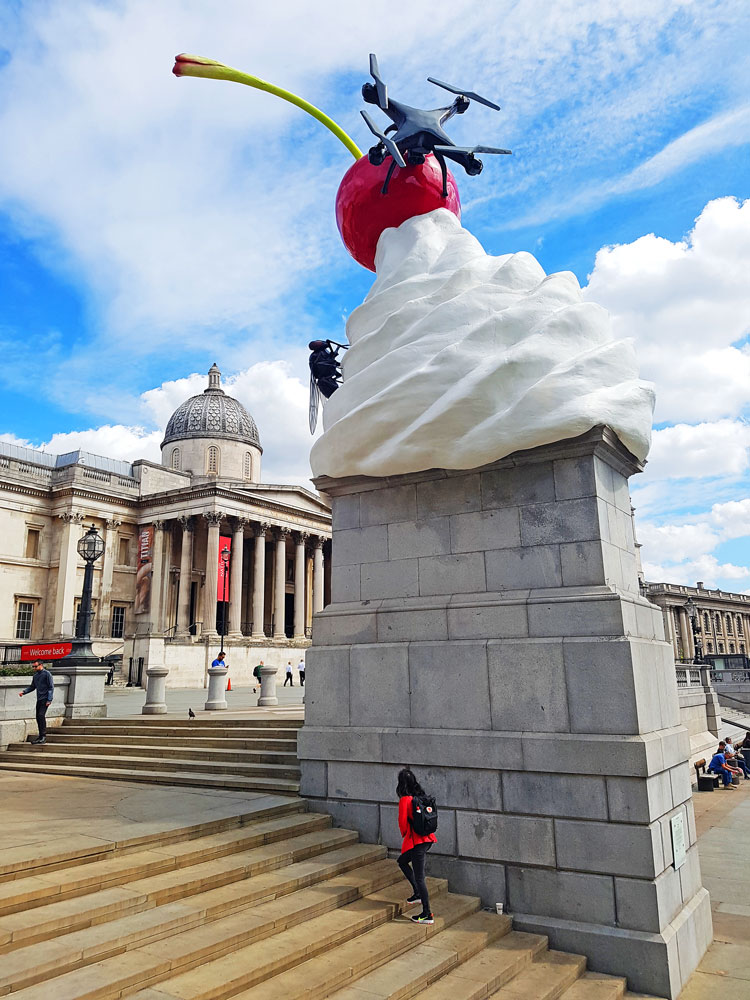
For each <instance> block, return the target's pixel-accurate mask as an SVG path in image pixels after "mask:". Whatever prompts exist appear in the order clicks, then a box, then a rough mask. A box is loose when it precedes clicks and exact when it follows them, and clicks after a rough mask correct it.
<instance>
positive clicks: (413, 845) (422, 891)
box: [396, 767, 437, 924]
mask: <svg viewBox="0 0 750 1000" xmlns="http://www.w3.org/2000/svg"><path fill="white" fill-rule="evenodd" d="M396 795H398V826H399V829H400V831H401V836H402V837H403V838H404V839H403V843H402V844H401V856H400V857H399V859H398V865H399V868H400V869H401V871H402V872H403V873H404V877H405V878H406V879H407V881H408V882H409V885H411V887H412V895H411V896H410V897H409V898H408V899H407V901H406V902H407V905H409V906H413V905H414V904H415V903H419V902H421V903H422V912H421V913H419V914H417V915H415V916H413V917H412V918H411V919H412V920H413V921H414V923H415V924H434V923H435V918H434V917H433V915H432V911H431V910H430V897H429V895H428V893H427V883H426V882H425V877H424V863H425V857H426V855H427V852H428V851H429V849H430V848H431V847H432V845H433V844H434V843H436V842H437V837H436V836H435V834H434V833H430V834H428V835H427V836H426V837H420V836H419V834H417V833H415V832H414V830H413V828H412V825H411V821H412V817H413V815H414V812H413V805H412V799H413V797H414V796H415V795H424V789H423V788H422V786H421V785H420V784H419V782H418V781H417V779H416V777H415V775H414V772H413V771H412V770H411V768H409V767H405V768H403V770H401V771H399V772H398V783H397V785H396Z"/></svg>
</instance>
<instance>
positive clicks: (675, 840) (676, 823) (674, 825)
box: [669, 813, 687, 868]
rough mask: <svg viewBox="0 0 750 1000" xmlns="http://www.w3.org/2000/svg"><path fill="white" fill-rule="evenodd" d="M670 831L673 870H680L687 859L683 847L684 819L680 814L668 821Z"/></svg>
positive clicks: (685, 850)
mask: <svg viewBox="0 0 750 1000" xmlns="http://www.w3.org/2000/svg"><path fill="white" fill-rule="evenodd" d="M669 826H670V829H671V831H672V853H673V854H674V866H675V868H681V867H682V865H684V864H685V858H686V857H687V847H686V845H685V817H684V816H683V815H682V813H678V814H677V815H676V816H673V817H672V818H671V820H670V821H669Z"/></svg>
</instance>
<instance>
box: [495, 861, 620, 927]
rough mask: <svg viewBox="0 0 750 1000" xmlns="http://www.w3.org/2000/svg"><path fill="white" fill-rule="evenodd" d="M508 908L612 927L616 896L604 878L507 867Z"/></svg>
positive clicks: (614, 918)
mask: <svg viewBox="0 0 750 1000" xmlns="http://www.w3.org/2000/svg"><path fill="white" fill-rule="evenodd" d="M506 881H507V886H508V908H509V909H510V910H511V911H512V912H519V913H538V914H544V915H546V916H549V917H562V918H563V919H568V920H580V921H581V922H582V923H596V924H608V925H609V926H614V924H615V923H616V916H615V892H614V886H613V884H612V883H613V880H612V879H611V878H610V877H609V876H606V875H582V874H579V873H577V872H561V871H545V870H544V869H540V868H517V867H515V866H513V867H509V868H508V870H507V877H506Z"/></svg>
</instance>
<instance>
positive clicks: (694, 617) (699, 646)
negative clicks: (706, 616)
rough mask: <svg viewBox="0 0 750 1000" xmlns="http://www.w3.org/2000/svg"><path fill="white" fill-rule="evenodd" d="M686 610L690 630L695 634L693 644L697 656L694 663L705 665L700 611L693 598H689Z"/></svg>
mask: <svg viewBox="0 0 750 1000" xmlns="http://www.w3.org/2000/svg"><path fill="white" fill-rule="evenodd" d="M685 609H686V611H687V613H688V618H689V619H690V628H691V629H692V632H693V643H694V645H695V656H694V657H693V663H703V642H702V640H701V637H700V635H699V633H698V615H699V612H698V609H697V608H696V606H695V604H694V602H693V598H692V597H688V599H687V603H686V605H685Z"/></svg>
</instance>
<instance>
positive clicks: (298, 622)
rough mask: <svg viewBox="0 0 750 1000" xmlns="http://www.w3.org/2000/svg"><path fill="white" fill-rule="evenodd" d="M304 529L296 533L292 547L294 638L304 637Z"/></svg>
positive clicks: (305, 538) (305, 533)
mask: <svg viewBox="0 0 750 1000" xmlns="http://www.w3.org/2000/svg"><path fill="white" fill-rule="evenodd" d="M309 537H310V536H309V535H308V534H307V532H306V531H300V532H298V533H297V537H296V539H295V547H294V638H295V639H304V638H305V542H306V541H307V539H308V538H309Z"/></svg>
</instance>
